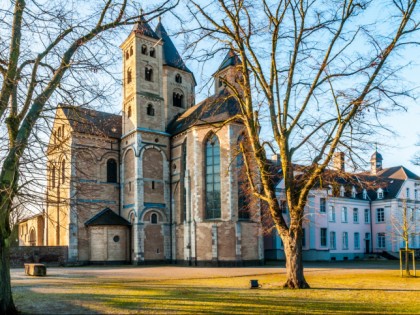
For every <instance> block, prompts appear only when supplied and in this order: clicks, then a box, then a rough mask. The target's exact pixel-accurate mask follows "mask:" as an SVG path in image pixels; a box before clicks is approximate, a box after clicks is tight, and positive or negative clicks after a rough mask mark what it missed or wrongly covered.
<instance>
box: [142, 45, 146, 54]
mask: <svg viewBox="0 0 420 315" xmlns="http://www.w3.org/2000/svg"><path fill="white" fill-rule="evenodd" d="M141 53H142V54H143V55H147V46H146V45H143V46H141Z"/></svg>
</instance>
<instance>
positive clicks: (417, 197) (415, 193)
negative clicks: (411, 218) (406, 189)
mask: <svg viewBox="0 0 420 315" xmlns="http://www.w3.org/2000/svg"><path fill="white" fill-rule="evenodd" d="M414 199H415V200H417V199H419V193H418V191H417V190H414Z"/></svg>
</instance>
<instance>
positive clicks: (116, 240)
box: [113, 235, 120, 243]
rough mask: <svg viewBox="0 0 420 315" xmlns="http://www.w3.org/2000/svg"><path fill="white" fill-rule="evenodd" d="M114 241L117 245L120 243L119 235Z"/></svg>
mask: <svg viewBox="0 0 420 315" xmlns="http://www.w3.org/2000/svg"><path fill="white" fill-rule="evenodd" d="M113 240H114V242H115V243H118V242H119V241H120V237H119V236H118V235H115V236H114V238H113Z"/></svg>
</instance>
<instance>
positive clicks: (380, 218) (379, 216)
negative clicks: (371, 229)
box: [376, 208, 385, 223]
mask: <svg viewBox="0 0 420 315" xmlns="http://www.w3.org/2000/svg"><path fill="white" fill-rule="evenodd" d="M381 222H385V209H384V208H378V209H376V223H381Z"/></svg>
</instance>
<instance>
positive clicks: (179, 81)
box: [175, 73, 182, 83]
mask: <svg viewBox="0 0 420 315" xmlns="http://www.w3.org/2000/svg"><path fill="white" fill-rule="evenodd" d="M175 82H176V83H182V77H181V75H180V74H179V73H177V74H176V76H175Z"/></svg>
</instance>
